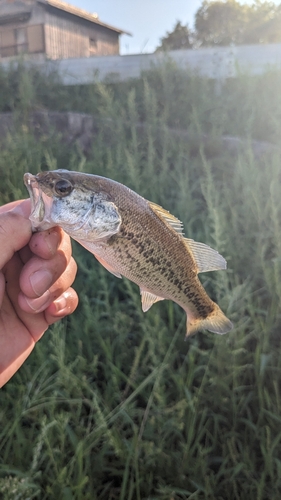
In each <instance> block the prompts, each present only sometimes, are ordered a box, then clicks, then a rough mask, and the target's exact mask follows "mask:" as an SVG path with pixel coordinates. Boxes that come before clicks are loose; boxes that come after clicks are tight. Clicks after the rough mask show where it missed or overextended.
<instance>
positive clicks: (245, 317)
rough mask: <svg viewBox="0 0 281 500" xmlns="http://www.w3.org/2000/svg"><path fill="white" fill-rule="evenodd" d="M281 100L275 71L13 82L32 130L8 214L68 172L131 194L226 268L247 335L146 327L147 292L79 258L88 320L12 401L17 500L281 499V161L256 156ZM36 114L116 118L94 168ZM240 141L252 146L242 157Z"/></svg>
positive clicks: (16, 104)
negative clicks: (49, 177)
mask: <svg viewBox="0 0 281 500" xmlns="http://www.w3.org/2000/svg"><path fill="white" fill-rule="evenodd" d="M280 88H281V74H280V73H277V72H273V71H272V72H268V73H267V74H265V75H263V76H260V77H255V78H252V77H250V76H249V75H241V76H240V77H239V78H238V79H236V80H235V81H229V82H226V84H225V85H224V87H223V89H222V91H221V93H220V94H218V93H217V92H216V88H215V86H214V85H213V83H212V82H208V81H206V80H202V79H200V78H197V77H191V76H190V75H188V74H187V73H185V72H182V71H179V70H176V69H175V68H174V67H173V66H172V65H170V64H167V65H165V66H163V67H162V68H160V69H157V70H153V71H151V72H148V73H146V74H144V75H143V77H142V78H141V79H140V80H138V81H135V82H130V83H126V84H122V85H121V84H119V85H115V86H112V85H91V86H89V87H87V88H83V87H81V88H63V87H61V86H60V83H59V80H58V78H57V77H56V75H50V76H49V78H42V77H40V76H39V75H37V74H36V72H34V73H33V72H32V71H31V72H29V73H26V72H25V71H24V70H23V69H19V70H11V71H10V72H9V73H8V74H5V73H0V110H1V111H12V112H13V114H14V117H15V123H16V131H15V133H14V134H13V136H8V137H7V138H6V139H5V141H4V142H3V141H2V146H1V150H0V178H1V186H0V202H1V203H5V202H7V201H10V200H13V199H18V198H20V197H22V196H24V197H26V192H25V189H24V186H23V183H22V175H23V173H24V172H26V171H30V172H32V173H36V172H38V171H40V170H41V169H42V170H44V169H45V170H46V169H53V168H68V169H74V170H80V171H85V172H90V173H95V174H99V175H105V176H108V177H111V178H114V179H116V180H118V181H120V182H123V183H125V184H127V185H128V186H130V187H132V188H133V189H134V190H136V191H137V192H138V193H140V194H141V195H143V196H145V197H146V198H148V199H150V200H152V201H154V202H156V203H159V204H160V205H162V206H164V207H165V208H166V209H168V210H170V212H171V213H173V214H174V215H176V216H177V217H179V218H180V219H181V220H182V221H183V223H184V228H185V234H186V235H187V236H188V237H191V238H193V239H195V240H198V241H203V242H205V243H207V244H209V245H210V246H212V247H214V248H216V249H217V250H219V252H220V253H222V254H223V255H224V256H225V257H226V259H227V260H228V270H227V271H226V272H224V271H220V272H215V273H206V274H202V275H201V279H202V282H203V284H204V286H205V287H206V289H207V291H208V293H209V294H210V295H211V297H212V298H213V299H214V300H216V301H218V303H219V304H220V306H221V308H222V309H223V310H224V311H225V313H226V314H227V316H228V317H229V318H230V319H231V320H232V321H233V323H234V325H235V329H234V330H233V331H232V332H231V333H230V334H228V335H226V336H218V335H215V334H211V333H207V332H202V333H199V334H197V335H196V336H194V337H193V338H191V339H188V340H187V342H184V334H185V314H184V312H183V311H182V310H181V309H180V308H179V307H178V306H177V305H175V304H174V303H172V302H168V301H163V302H161V303H159V304H155V305H154V306H153V307H152V308H151V309H150V310H149V312H148V313H146V314H145V315H144V314H143V313H142V311H141V305H140V296H139V289H138V287H137V286H135V285H134V284H132V283H131V282H129V281H127V280H126V279H123V280H122V281H121V280H118V279H117V278H115V277H114V276H112V275H111V274H109V273H108V272H107V271H106V270H105V269H104V268H103V267H101V266H100V265H99V264H98V263H97V261H96V260H95V259H94V257H93V256H92V255H91V254H89V253H87V252H86V251H85V250H84V249H82V248H81V247H79V246H78V245H76V244H75V245H74V254H75V257H76V259H77V261H78V265H79V272H78V276H77V280H76V282H75V288H76V290H77V292H78V294H79V297H80V305H79V308H78V310H77V311H76V312H75V314H73V316H72V317H70V318H68V319H67V320H65V321H63V322H62V323H60V324H57V325H56V326H54V327H53V328H51V329H50V330H49V332H47V333H46V334H45V336H44V337H43V339H42V340H41V341H40V342H39V343H38V344H37V346H36V348H35V350H34V352H33V353H32V355H31V356H30V358H29V359H28V361H27V362H26V363H25V364H24V366H23V367H22V368H21V370H20V371H19V372H18V373H17V374H16V375H15V376H14V377H13V379H12V380H11V381H10V382H9V383H8V384H7V385H6V386H5V387H4V388H3V389H2V391H1V393H0V498H1V499H2V498H3V500H15V499H16V500H22V499H23V500H27V499H38V500H41V499H42V500H74V499H75V500H117V499H118V500H154V499H155V500H156V499H157V500H160V499H161V500H182V499H192V500H243V499H245V500H279V499H280V498H281V393H280V382H281V343H280V336H281V308H280V301H281V279H280V278H281V225H280V223H281V193H280V181H281V167H280V161H281V154H280V151H278V149H276V150H274V149H273V150H272V151H270V150H269V151H268V152H267V153H266V154H264V155H263V156H261V157H257V155H255V154H254V152H253V148H252V143H251V141H252V140H253V139H255V140H263V141H270V142H272V143H273V144H275V145H277V146H279V145H280V141H281V92H280ZM34 109H52V110H61V111H65V110H72V111H75V110H76V111H83V112H89V113H93V114H94V115H95V116H96V117H97V118H99V120H98V132H97V136H96V138H95V141H94V144H93V148H92V151H91V152H90V154H89V155H88V156H87V158H85V157H84V156H83V154H82V153H81V151H79V148H78V147H77V145H76V144H73V146H72V147H71V148H70V147H68V146H66V145H64V144H62V143H61V141H60V139H59V137H58V138H57V139H56V140H55V139H54V136H52V138H50V137H48V136H44V137H41V138H40V139H38V138H35V137H34V135H33V133H32V131H31V130H30V127H29V125H28V115H29V113H30V111H32V110H34ZM140 122H143V123H145V124H146V125H145V127H143V128H140V127H139V126H138V124H139V123H140ZM170 128H176V129H180V130H186V131H188V133H189V139H186V138H184V137H180V135H178V136H175V135H174V134H172V133H171V130H170ZM202 134H208V141H207V143H206V142H204V141H203V140H201V139H202V137H203V136H202ZM222 135H234V136H238V137H241V138H243V140H244V141H245V142H244V146H243V147H241V150H240V152H239V153H238V154H233V153H232V154H231V153H230V152H229V151H228V150H227V149H226V148H225V147H224V146H223V145H222V143H221V141H220V137H221V136H222ZM192 138H194V140H192ZM200 138H201V139H200Z"/></svg>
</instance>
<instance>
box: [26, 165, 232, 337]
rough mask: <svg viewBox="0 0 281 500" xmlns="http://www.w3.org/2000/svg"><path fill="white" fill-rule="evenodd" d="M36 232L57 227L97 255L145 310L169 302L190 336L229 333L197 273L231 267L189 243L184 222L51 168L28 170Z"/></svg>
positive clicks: (114, 188)
mask: <svg viewBox="0 0 281 500" xmlns="http://www.w3.org/2000/svg"><path fill="white" fill-rule="evenodd" d="M24 182H25V185H26V187H27V189H28V192H29V195H30V198H31V204H32V211H31V215H30V220H31V222H32V225H33V230H39V231H40V230H44V229H48V228H51V227H53V226H60V227H61V228H62V229H63V230H64V231H65V232H66V233H68V234H69V235H70V236H71V237H72V238H73V239H74V240H76V241H78V242H79V243H80V244H81V245H82V246H83V247H85V248H86V249H87V250H89V251H90V252H91V253H93V254H94V256H95V257H96V259H97V260H98V261H99V262H100V263H101V264H102V265H103V266H104V267H105V268H106V269H107V270H108V271H109V272H111V273H112V274H114V275H115V276H117V277H118V278H121V277H122V276H125V277H126V278H128V279H129V280H131V281H133V282H134V283H136V284H137V285H138V286H139V287H140V293H141V299H142V309H143V311H144V312H145V311H148V309H149V308H150V307H151V306H152V305H153V304H154V303H155V302H157V301H159V300H163V299H168V300H173V301H174V302H176V303H177V304H179V305H180V306H181V307H182V308H183V309H184V310H185V312H186V315H187V324H186V325H187V326H186V336H188V335H191V334H193V333H195V332H196V331H198V330H201V329H207V330H210V331H211V332H215V333H219V334H223V333H227V332H228V331H229V330H231V329H232V323H231V322H230V321H229V320H228V319H227V318H226V316H225V315H224V313H223V312H222V311H221V309H220V308H219V306H218V305H217V304H216V303H215V302H213V301H212V300H211V299H210V297H209V296H208V295H207V293H206V291H205V290H204V288H203V286H202V285H201V282H200V281H199V279H198V276H197V275H198V273H200V272H206V271H214V270H219V269H226V261H225V259H224V258H223V257H222V256H221V255H220V254H219V253H218V252H217V251H216V250H213V249H212V248H210V247H209V246H207V245H205V244H204V243H197V242H195V241H193V240H192V239H189V238H184V236H183V232H182V223H181V222H180V221H179V220H178V219H177V218H176V217H174V216H173V215H171V214H170V213H169V212H168V211H166V210H164V209H163V208H162V207H160V206H159V205H156V204H155V203H152V202H150V201H148V200H146V199H145V198H142V197H141V196H140V195H138V194H137V193H135V192H134V191H132V190H131V189H129V188H128V187H126V186H124V185H123V184H120V183H118V182H115V181H113V180H111V179H107V178H104V177H100V176H97V175H90V174H83V173H80V172H70V171H68V170H54V171H51V172H40V173H39V174H37V175H35V176H34V175H32V174H29V173H26V174H25V175H24Z"/></svg>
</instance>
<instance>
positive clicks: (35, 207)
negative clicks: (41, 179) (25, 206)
mask: <svg viewBox="0 0 281 500" xmlns="http://www.w3.org/2000/svg"><path fill="white" fill-rule="evenodd" d="M23 181H24V184H25V186H26V188H27V191H28V194H29V196H30V202H31V213H30V216H29V220H30V221H31V224H32V230H33V231H44V230H45V229H49V228H50V227H53V226H54V225H55V224H54V223H52V221H51V217H50V214H51V208H52V204H53V200H52V198H50V197H49V196H47V195H46V194H45V193H44V192H43V191H42V189H41V187H40V185H39V183H38V180H37V178H36V176H35V175H33V174H30V173H26V174H24V176H23Z"/></svg>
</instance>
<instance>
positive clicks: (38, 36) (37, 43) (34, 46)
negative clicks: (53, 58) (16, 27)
mask: <svg viewBox="0 0 281 500" xmlns="http://www.w3.org/2000/svg"><path fill="white" fill-rule="evenodd" d="M27 39H28V52H29V53H30V54H35V53H38V52H45V39H44V26H43V24H37V25H35V26H28V28H27Z"/></svg>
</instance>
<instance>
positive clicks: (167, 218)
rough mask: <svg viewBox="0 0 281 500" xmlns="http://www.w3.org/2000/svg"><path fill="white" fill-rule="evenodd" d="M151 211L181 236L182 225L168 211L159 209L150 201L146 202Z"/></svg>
mask: <svg viewBox="0 0 281 500" xmlns="http://www.w3.org/2000/svg"><path fill="white" fill-rule="evenodd" d="M148 204H149V206H150V208H151V210H153V212H154V213H156V215H158V217H160V219H162V220H163V221H164V222H166V224H169V226H171V227H172V228H173V229H174V230H175V231H176V232H177V233H179V234H180V235H181V236H183V223H182V222H181V221H180V220H179V219H177V218H176V217H175V216H174V215H172V214H170V212H168V210H165V209H164V208H162V207H160V205H157V204H156V203H153V202H152V201H149V202H148Z"/></svg>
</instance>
